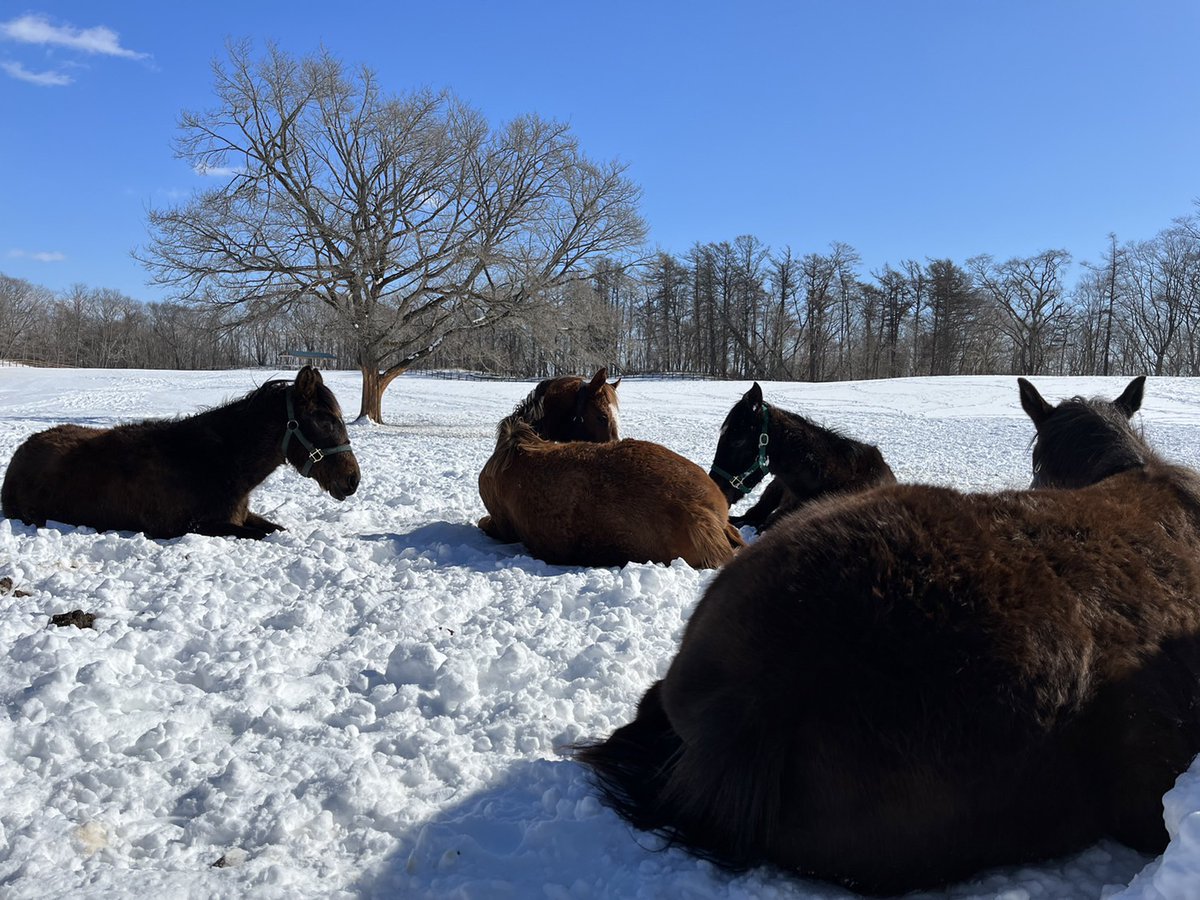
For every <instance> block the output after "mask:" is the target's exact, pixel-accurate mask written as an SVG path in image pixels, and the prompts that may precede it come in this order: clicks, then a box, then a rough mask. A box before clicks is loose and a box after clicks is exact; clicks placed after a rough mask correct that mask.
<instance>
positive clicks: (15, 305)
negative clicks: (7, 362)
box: [0, 275, 51, 359]
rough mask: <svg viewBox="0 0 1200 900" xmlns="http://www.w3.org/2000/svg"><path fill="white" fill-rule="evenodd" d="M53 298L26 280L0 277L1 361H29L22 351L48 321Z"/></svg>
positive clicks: (44, 290)
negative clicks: (45, 319) (39, 323)
mask: <svg viewBox="0 0 1200 900" xmlns="http://www.w3.org/2000/svg"><path fill="white" fill-rule="evenodd" d="M50 296H51V295H50V292H49V291H47V290H46V289H45V288H42V287H39V286H37V285H35V284H30V283H29V282H28V281H25V280H24V279H21V278H10V277H8V276H7V275H0V359H11V358H13V357H14V356H22V357H28V355H29V354H27V353H25V352H23V351H22V350H21V348H22V347H23V346H24V345H25V343H26V342H27V341H28V340H29V338H30V337H31V336H32V334H33V332H34V329H35V328H36V326H37V324H38V322H39V321H41V320H43V319H44V318H45V317H46V315H47V311H48V307H49V306H50Z"/></svg>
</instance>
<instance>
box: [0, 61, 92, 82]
mask: <svg viewBox="0 0 1200 900" xmlns="http://www.w3.org/2000/svg"><path fill="white" fill-rule="evenodd" d="M0 69H3V70H4V71H5V72H7V73H8V74H9V75H11V76H12V77H13V78H16V79H17V80H19V81H28V82H29V83H30V84H36V85H39V86H41V87H66V86H67V85H68V84H71V83H72V82H73V81H74V80H75V79H73V78H72V77H71V76H70V75H64V74H63V73H62V72H53V71H50V72H30V71H29V70H28V69H27V68H25V67H24V66H23V65H21V64H20V63H19V62H6V63H0Z"/></svg>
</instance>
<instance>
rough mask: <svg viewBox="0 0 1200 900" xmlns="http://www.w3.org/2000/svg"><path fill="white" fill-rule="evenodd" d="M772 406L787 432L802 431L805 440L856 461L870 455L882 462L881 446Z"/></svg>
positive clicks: (871, 458) (871, 457) (873, 459)
mask: <svg viewBox="0 0 1200 900" xmlns="http://www.w3.org/2000/svg"><path fill="white" fill-rule="evenodd" d="M771 408H772V409H773V410H775V412H776V413H777V414H778V415H779V416H780V418H781V419H782V420H783V421H784V423H785V424H786V425H787V426H788V427H787V428H786V429H785V431H786V432H791V433H797V432H799V433H802V435H803V438H804V439H805V440H808V441H814V442H816V443H819V444H821V445H822V446H823V449H826V450H830V451H832V452H833V453H835V454H838V455H842V456H844V457H845V458H847V459H849V460H850V461H851V462H854V463H857V462H859V461H861V460H863V459H864V458H865V457H870V460H871V461H872V462H875V461H880V462H882V455H881V454H880V452H879V448H878V447H876V446H875V445H874V444H868V443H866V442H864V441H860V440H857V439H855V438H852V437H850V436H849V435H847V434H844V433H842V432H841V431H840V430H839V429H837V428H832V427H830V426H828V425H818V424H817V423H816V422H814V421H813V420H812V419H809V418H808V417H806V416H802V415H800V413H795V412H791V411H790V410H786V409H782V408H781V407H778V406H772V407H771Z"/></svg>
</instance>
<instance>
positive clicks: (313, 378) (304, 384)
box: [296, 366, 324, 397]
mask: <svg viewBox="0 0 1200 900" xmlns="http://www.w3.org/2000/svg"><path fill="white" fill-rule="evenodd" d="M320 384H324V379H323V378H321V373H320V371H319V370H317V369H314V368H313V367H312V366H305V367H304V368H303V369H301V370H300V371H299V372H297V373H296V393H297V394H299V395H300V396H301V397H311V396H312V395H313V394H314V393H316V390H317V386H318V385H320Z"/></svg>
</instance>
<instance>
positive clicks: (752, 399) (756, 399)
mask: <svg viewBox="0 0 1200 900" xmlns="http://www.w3.org/2000/svg"><path fill="white" fill-rule="evenodd" d="M742 399H743V400H745V401H746V402H747V403H749V404H750V405H751V406H753V407H754V408H755V409H758V408H759V407H760V406H762V402H763V401H762V388H761V387H759V386H758V382H757V381H756V382H754V384H753V386H751V388H750V390H748V391H746V393H744V394H742Z"/></svg>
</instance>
